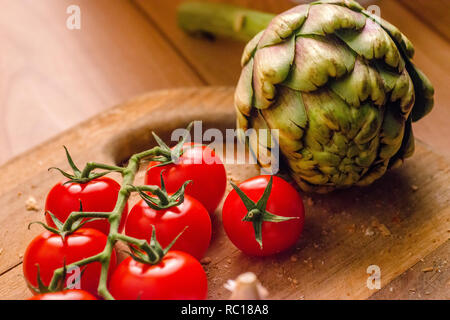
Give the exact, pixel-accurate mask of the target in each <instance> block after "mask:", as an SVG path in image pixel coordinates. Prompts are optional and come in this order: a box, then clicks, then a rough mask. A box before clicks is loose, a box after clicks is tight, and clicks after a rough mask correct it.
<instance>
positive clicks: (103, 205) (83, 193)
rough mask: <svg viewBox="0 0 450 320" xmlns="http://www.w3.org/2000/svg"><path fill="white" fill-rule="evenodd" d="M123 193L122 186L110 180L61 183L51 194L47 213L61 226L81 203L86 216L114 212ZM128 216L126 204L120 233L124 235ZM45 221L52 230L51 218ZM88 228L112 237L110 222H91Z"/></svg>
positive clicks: (46, 205)
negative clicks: (120, 194) (59, 222)
mask: <svg viewBox="0 0 450 320" xmlns="http://www.w3.org/2000/svg"><path fill="white" fill-rule="evenodd" d="M119 190H120V184H119V183H117V182H116V181H115V180H113V179H111V178H108V177H100V178H96V179H93V180H91V181H89V182H86V183H77V182H69V183H65V182H60V183H57V184H56V185H54V186H53V188H52V189H51V190H50V192H49V193H48V194H47V198H46V201H45V210H46V211H48V212H51V213H52V214H53V215H54V216H55V217H56V218H58V219H59V220H60V221H61V222H65V221H66V219H67V217H68V216H69V215H70V213H72V212H73V211H79V210H80V202H81V204H82V208H83V211H84V212H111V211H112V210H113V209H114V207H115V206H116V202H117V197H118V194H119ZM127 214H128V205H127V204H125V208H124V210H123V213H122V218H121V220H120V226H119V232H122V230H123V228H124V226H125V221H126V217H127ZM45 220H46V221H47V224H48V225H49V226H51V227H54V226H55V224H54V222H53V220H52V218H51V217H50V215H49V214H46V215H45ZM84 226H85V227H86V228H93V229H97V230H99V231H101V232H103V233H104V234H106V235H107V234H108V233H109V223H108V220H107V219H101V220H96V221H90V222H88V223H86V224H85V225H84Z"/></svg>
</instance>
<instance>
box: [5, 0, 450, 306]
mask: <svg viewBox="0 0 450 320" xmlns="http://www.w3.org/2000/svg"><path fill="white" fill-rule="evenodd" d="M179 2H180V1H178V0H177V1H175V0H171V1H167V0H130V1H127V0H113V1H111V0H40V1H26V0H20V1H19V0H0V4H1V5H2V10H1V11H0V24H1V25H0V48H1V51H0V52H1V54H0V99H1V100H0V107H1V111H2V112H1V114H2V117H1V118H0V147H1V149H0V150H1V152H0V163H5V162H6V161H8V160H9V159H11V158H12V157H13V156H16V155H18V154H20V153H21V152H26V150H27V149H29V148H30V147H32V146H35V145H37V144H39V143H41V142H43V141H45V140H47V139H48V138H50V137H52V136H55V135H57V134H58V133H60V132H61V131H63V130H65V129H67V128H69V127H72V126H74V125H76V124H77V123H80V122H81V121H83V120H85V119H87V118H89V117H92V116H94V115H95V114H98V113H100V112H101V111H102V110H105V108H108V107H111V106H113V105H115V104H118V103H120V102H122V101H124V100H126V99H129V98H130V97H132V96H134V95H137V94H140V93H143V92H146V91H151V90H157V89H162V88H175V87H192V86H204V85H234V84H235V83H236V81H237V78H238V76H239V72H240V66H239V61H240V55H241V52H242V48H243V44H241V43H236V42H232V41H229V40H218V41H215V42H210V41H205V40H202V39H193V38H191V37H189V36H187V35H185V34H184V33H183V32H181V31H180V30H179V29H178V28H177V26H176V23H175V8H176V6H177V4H178V3H179ZM225 2H229V3H235V4H240V5H243V6H247V7H252V8H255V9H260V10H264V11H268V12H273V13H277V12H281V11H283V10H285V9H287V8H289V7H291V6H292V5H293V2H295V1H288V0H260V1H251V0H227V1H225ZM296 2H298V1H296ZM71 4H76V5H79V6H80V8H81V29H80V30H69V29H67V28H66V19H67V17H68V14H67V13H66V8H67V7H68V6H69V5H71ZM377 4H378V5H379V6H380V9H381V15H382V16H383V17H384V18H385V19H387V20H389V21H390V22H392V23H394V24H395V25H396V26H398V27H399V28H400V29H401V30H402V31H403V32H404V33H405V34H406V35H407V36H408V37H409V38H410V39H411V40H412V42H413V43H414V44H415V47H416V56H415V62H416V64H417V65H418V66H419V67H420V68H421V69H422V70H423V71H425V73H426V74H427V75H428V76H429V77H430V79H431V81H432V82H433V84H434V85H435V88H436V106H435V109H434V110H433V112H432V113H431V114H430V115H429V116H428V117H426V118H425V119H424V120H422V121H421V122H420V123H418V124H416V125H415V126H414V130H415V135H416V137H418V138H420V139H421V140H423V141H424V142H426V143H427V144H429V145H430V146H431V147H432V148H433V149H434V150H436V151H437V152H439V153H441V154H444V155H446V156H449V155H450V148H449V146H450V139H449V138H448V137H449V136H450V126H449V125H448V119H449V118H450V90H448V84H449V83H450V61H449V59H448V57H449V54H450V44H449V39H450V27H449V26H450V14H449V13H450V2H449V1H448V0H415V1H410V0H380V1H378V2H377ZM449 252H450V244H449V242H448V241H447V243H446V244H444V245H442V246H441V247H440V248H439V249H438V250H436V251H435V252H434V253H432V254H431V255H430V256H428V257H426V258H425V259H424V260H423V261H421V262H420V263H418V264H417V265H416V266H414V267H413V268H412V269H411V270H409V271H407V272H406V273H405V274H404V275H402V276H401V277H399V278H397V279H396V280H395V281H393V282H392V283H391V284H389V285H387V286H386V287H384V288H383V289H382V290H380V291H378V292H377V293H376V294H375V295H374V296H373V297H374V298H407V299H431V298H450V297H449V292H450V270H449V268H448V265H447V259H448V257H449ZM0 259H1V256H0ZM437 265H439V266H440V267H439V268H435V271H434V272H429V273H425V272H422V270H423V269H426V268H428V267H430V266H437ZM438 270H439V272H438ZM412 289H414V290H412Z"/></svg>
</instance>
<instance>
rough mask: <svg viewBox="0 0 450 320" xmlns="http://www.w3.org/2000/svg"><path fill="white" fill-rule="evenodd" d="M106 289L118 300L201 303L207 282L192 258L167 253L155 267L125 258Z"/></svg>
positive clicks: (201, 270)
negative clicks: (196, 301) (194, 301)
mask: <svg viewBox="0 0 450 320" xmlns="http://www.w3.org/2000/svg"><path fill="white" fill-rule="evenodd" d="M109 290H110V292H111V294H112V296H113V297H114V298H115V299H119V300H139V299H140V300H203V299H206V295H207V293H208V283H207V278H206V273H205V271H204V270H203V268H202V266H201V264H200V263H199V262H198V261H197V260H196V259H195V258H194V257H192V256H191V255H189V254H187V253H185V252H182V251H169V252H168V253H167V255H166V256H164V258H163V259H162V260H161V261H160V262H159V263H158V264H156V265H149V264H144V263H141V262H137V261H135V260H133V259H132V258H131V257H128V258H126V259H125V260H124V261H122V263H120V264H119V265H118V266H117V269H116V270H115V271H114V273H113V275H112V276H111V281H110V285H109Z"/></svg>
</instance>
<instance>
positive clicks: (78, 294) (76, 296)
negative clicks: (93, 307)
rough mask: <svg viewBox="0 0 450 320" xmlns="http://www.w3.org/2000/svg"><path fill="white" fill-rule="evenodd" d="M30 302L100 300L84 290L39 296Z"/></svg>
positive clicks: (32, 298)
mask: <svg viewBox="0 0 450 320" xmlns="http://www.w3.org/2000/svg"><path fill="white" fill-rule="evenodd" d="M28 300H98V299H97V298H96V297H94V296H93V295H92V294H90V293H89V292H87V291H84V290H76V289H69V290H64V291H58V292H48V293H43V294H38V295H36V296H33V297H31V298H29V299H28Z"/></svg>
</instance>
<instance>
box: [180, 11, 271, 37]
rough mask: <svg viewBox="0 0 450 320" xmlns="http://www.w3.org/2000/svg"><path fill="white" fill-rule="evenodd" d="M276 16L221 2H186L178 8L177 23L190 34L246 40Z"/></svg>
mask: <svg viewBox="0 0 450 320" xmlns="http://www.w3.org/2000/svg"><path fill="white" fill-rule="evenodd" d="M274 16H275V15H273V14H270V13H264V12H260V11H255V10H249V9H245V8H241V7H237V6H232V5H228V4H221V3H207V2H185V3H182V4H181V5H180V6H179V7H178V12H177V20H178V25H179V27H180V28H181V29H183V30H184V31H185V32H187V33H189V34H193V35H204V36H210V37H211V36H212V37H215V36H217V37H226V38H232V39H235V40H240V41H249V40H250V39H252V38H253V37H254V36H255V35H256V34H257V33H258V32H260V31H261V30H264V29H265V28H266V27H267V26H268V24H269V22H270V21H271V20H272V19H273V17H274Z"/></svg>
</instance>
